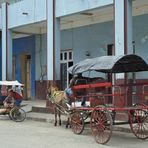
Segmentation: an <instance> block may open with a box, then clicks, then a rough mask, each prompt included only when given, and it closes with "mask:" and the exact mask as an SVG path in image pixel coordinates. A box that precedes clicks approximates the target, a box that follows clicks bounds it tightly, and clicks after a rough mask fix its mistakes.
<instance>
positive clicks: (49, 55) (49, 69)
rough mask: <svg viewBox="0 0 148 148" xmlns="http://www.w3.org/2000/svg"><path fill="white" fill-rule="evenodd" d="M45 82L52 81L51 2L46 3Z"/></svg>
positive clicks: (51, 0)
mask: <svg viewBox="0 0 148 148" xmlns="http://www.w3.org/2000/svg"><path fill="white" fill-rule="evenodd" d="M47 80H53V0H50V1H47Z"/></svg>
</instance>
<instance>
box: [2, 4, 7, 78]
mask: <svg viewBox="0 0 148 148" xmlns="http://www.w3.org/2000/svg"><path fill="white" fill-rule="evenodd" d="M2 80H6V3H3V4H2Z"/></svg>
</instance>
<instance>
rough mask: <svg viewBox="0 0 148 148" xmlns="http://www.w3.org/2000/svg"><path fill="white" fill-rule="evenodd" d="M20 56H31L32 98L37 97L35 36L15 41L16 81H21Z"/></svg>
mask: <svg viewBox="0 0 148 148" xmlns="http://www.w3.org/2000/svg"><path fill="white" fill-rule="evenodd" d="M20 54H30V55H31V97H32V98H34V97H35V36H29V37H24V38H19V39H15V40H13V55H14V56H15V58H16V65H15V66H16V68H15V69H16V71H15V79H17V80H19V81H21V80H20V79H21V68H20V67H21V65H20V56H19V55H20Z"/></svg>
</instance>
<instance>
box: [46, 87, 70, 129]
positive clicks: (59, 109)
mask: <svg viewBox="0 0 148 148" xmlns="http://www.w3.org/2000/svg"><path fill="white" fill-rule="evenodd" d="M48 96H49V100H50V101H51V102H52V103H53V104H54V114H55V122H54V125H55V126H57V115H58V117H59V125H61V113H62V114H64V115H68V120H67V124H66V128H68V125H69V113H68V107H67V105H66V102H67V101H66V99H65V97H64V91H60V90H59V89H58V87H57V86H56V85H50V86H49V88H48Z"/></svg>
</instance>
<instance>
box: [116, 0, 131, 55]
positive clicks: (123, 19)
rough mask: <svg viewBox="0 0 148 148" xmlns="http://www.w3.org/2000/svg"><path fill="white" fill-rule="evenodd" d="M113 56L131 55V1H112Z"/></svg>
mask: <svg viewBox="0 0 148 148" xmlns="http://www.w3.org/2000/svg"><path fill="white" fill-rule="evenodd" d="M114 22H115V55H121V54H122V55H124V54H129V53H132V51H133V50H132V40H133V27H132V0H120V1H119V0H114Z"/></svg>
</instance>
